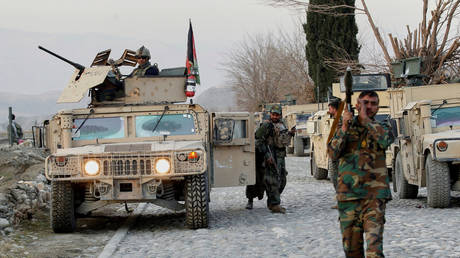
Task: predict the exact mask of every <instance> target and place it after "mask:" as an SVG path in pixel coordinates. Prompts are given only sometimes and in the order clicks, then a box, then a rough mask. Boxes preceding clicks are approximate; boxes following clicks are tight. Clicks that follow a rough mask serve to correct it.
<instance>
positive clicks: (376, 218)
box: [328, 91, 393, 257]
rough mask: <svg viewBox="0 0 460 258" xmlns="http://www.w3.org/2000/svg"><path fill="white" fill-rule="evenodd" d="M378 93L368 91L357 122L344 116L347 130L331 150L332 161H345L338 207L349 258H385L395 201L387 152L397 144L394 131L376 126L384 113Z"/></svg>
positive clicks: (362, 98)
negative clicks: (389, 210) (388, 215)
mask: <svg viewBox="0 0 460 258" xmlns="http://www.w3.org/2000/svg"><path fill="white" fill-rule="evenodd" d="M378 105H379V97H378V95H377V93H376V92H375V91H363V92H361V94H360V95H359V97H358V103H357V104H356V109H357V110H358V116H356V117H353V115H352V113H351V112H349V111H348V110H346V111H344V113H343V123H342V126H341V127H339V128H338V130H337V131H336V133H335V135H334V137H333V138H332V141H331V142H330V143H329V144H328V151H329V155H330V157H331V158H333V159H338V160H339V177H338V185H337V201H338V210H339V220H340V230H341V232H342V242H343V249H344V251H345V255H346V257H364V247H363V233H365V238H366V243H367V249H366V257H383V256H384V255H383V228H384V223H385V207H386V203H387V202H388V200H390V199H391V191H390V187H389V177H388V174H387V169H386V166H385V150H386V149H387V147H388V146H389V145H390V144H391V142H393V135H392V134H391V133H390V130H389V128H388V126H387V125H386V124H384V123H381V122H378V121H376V120H375V115H376V113H377V111H378V109H379V107H378Z"/></svg>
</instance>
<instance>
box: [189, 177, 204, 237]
mask: <svg viewBox="0 0 460 258" xmlns="http://www.w3.org/2000/svg"><path fill="white" fill-rule="evenodd" d="M208 220H209V199H208V180H207V172H205V173H203V174H200V175H194V176H187V177H186V179H185V225H186V226H187V227H188V228H191V229H197V228H207V227H208Z"/></svg>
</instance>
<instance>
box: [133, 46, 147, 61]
mask: <svg viewBox="0 0 460 258" xmlns="http://www.w3.org/2000/svg"><path fill="white" fill-rule="evenodd" d="M141 56H147V57H148V58H149V59H150V51H149V50H148V49H147V48H146V47H144V46H142V47H140V48H139V49H138V50H137V51H136V57H141Z"/></svg>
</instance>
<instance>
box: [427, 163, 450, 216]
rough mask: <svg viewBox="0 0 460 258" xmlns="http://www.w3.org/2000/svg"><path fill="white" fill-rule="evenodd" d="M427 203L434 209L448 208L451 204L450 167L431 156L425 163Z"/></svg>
mask: <svg viewBox="0 0 460 258" xmlns="http://www.w3.org/2000/svg"><path fill="white" fill-rule="evenodd" d="M425 172H426V186H427V203H428V206H430V207H433V208H446V207H448V206H449V204H450V175H449V166H448V164H447V163H445V162H439V161H436V160H433V159H432V158H431V155H428V157H426V162H425Z"/></svg>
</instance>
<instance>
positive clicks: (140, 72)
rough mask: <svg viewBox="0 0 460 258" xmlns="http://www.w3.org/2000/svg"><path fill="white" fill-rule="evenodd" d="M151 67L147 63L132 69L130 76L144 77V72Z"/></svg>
mask: <svg viewBox="0 0 460 258" xmlns="http://www.w3.org/2000/svg"><path fill="white" fill-rule="evenodd" d="M150 67H152V65H151V64H150V62H147V63H145V64H143V65H142V66H139V67H137V68H136V69H134V71H133V73H132V76H144V75H145V72H146V71H147V70H148V69H149V68H150Z"/></svg>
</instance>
